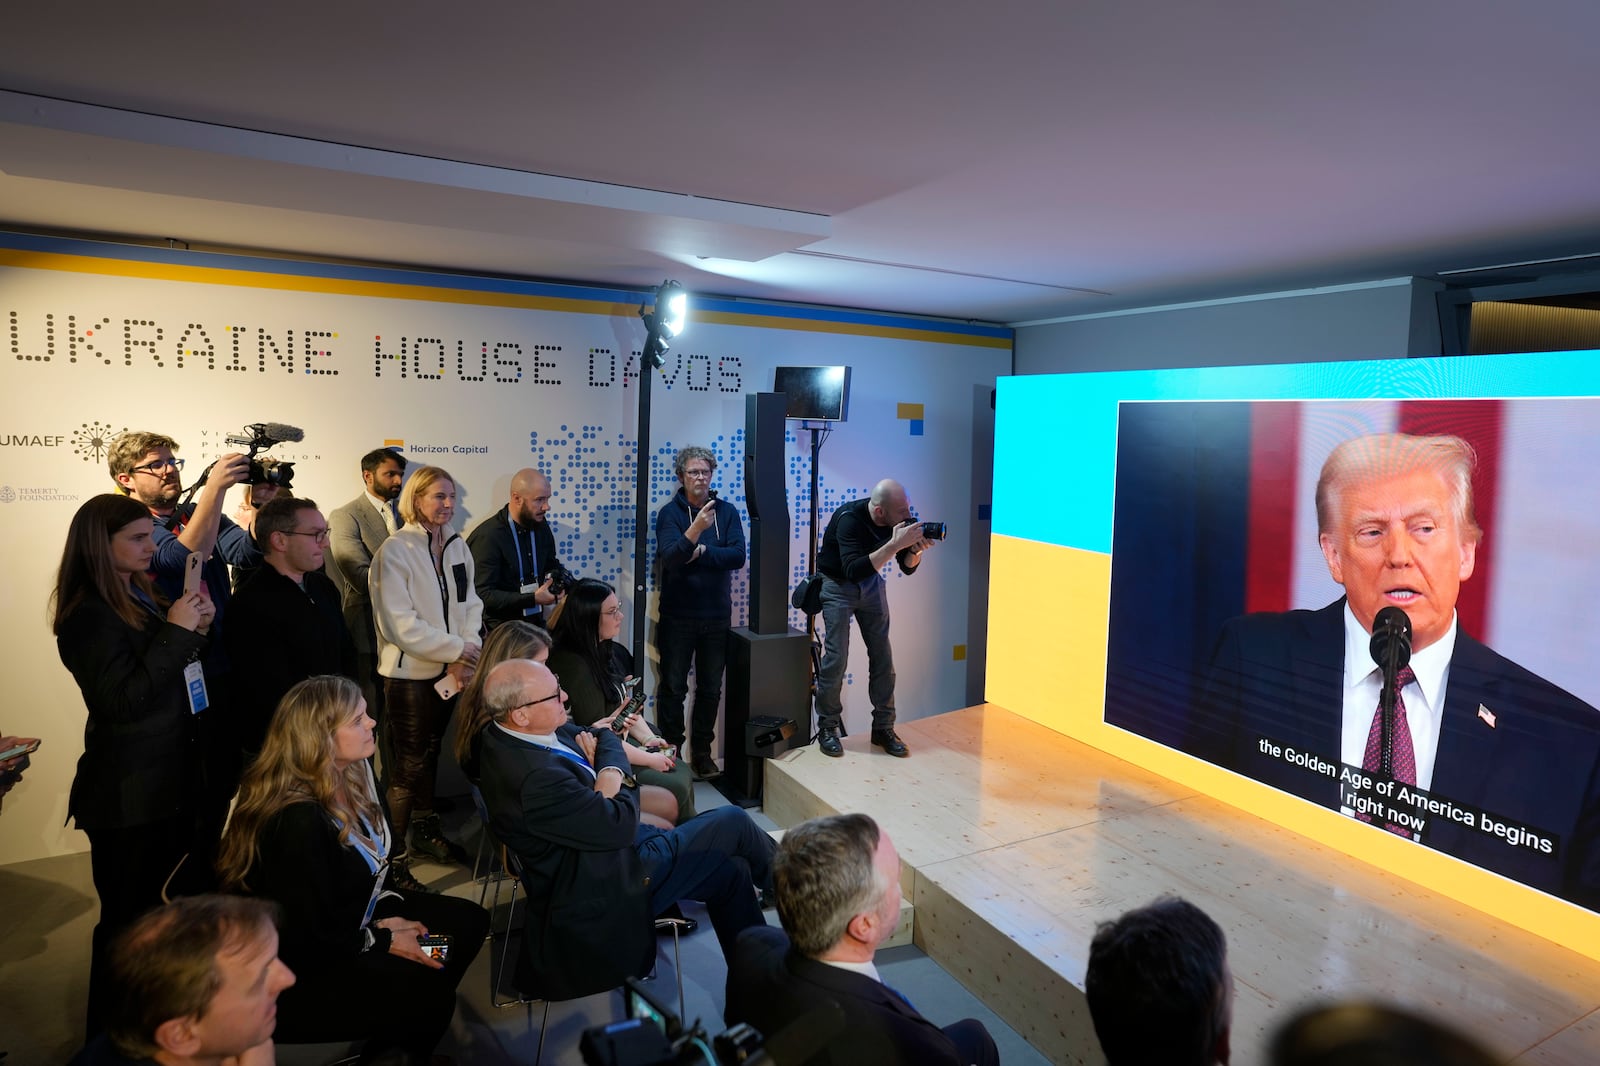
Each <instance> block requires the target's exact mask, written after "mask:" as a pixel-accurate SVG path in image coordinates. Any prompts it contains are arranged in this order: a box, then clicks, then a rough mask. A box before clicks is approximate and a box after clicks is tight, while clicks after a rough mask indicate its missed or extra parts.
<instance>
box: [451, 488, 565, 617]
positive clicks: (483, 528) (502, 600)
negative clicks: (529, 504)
mask: <svg viewBox="0 0 1600 1066" xmlns="http://www.w3.org/2000/svg"><path fill="white" fill-rule="evenodd" d="M510 514H511V505H510V504H507V505H506V506H504V507H502V508H500V510H498V511H496V512H495V513H494V514H492V515H490V516H489V517H488V518H485V519H484V520H483V521H482V522H479V523H478V524H477V525H475V526H473V527H472V532H471V533H468V534H467V547H469V548H471V549H472V567H473V575H474V578H475V583H476V585H477V589H478V599H480V600H482V601H483V619H484V622H485V623H486V624H487V625H488V626H489V628H491V629H493V628H494V627H495V626H497V625H499V624H500V623H501V622H513V621H517V620H518V619H521V620H523V621H527V622H533V623H534V624H536V625H541V626H542V625H544V612H543V609H542V608H541V610H540V611H539V613H537V614H532V615H527V616H524V615H523V613H522V612H523V610H524V609H525V608H528V607H538V606H539V604H538V602H537V601H535V600H534V598H533V594H532V593H526V594H524V593H522V592H520V591H518V590H519V589H521V587H522V585H521V584H519V583H518V581H517V575H518V570H517V554H518V553H517V543H516V541H515V540H513V539H512V532H511V525H510ZM527 535H531V536H532V538H533V557H534V559H535V560H536V561H537V562H538V574H537V578H538V581H539V582H543V581H544V579H545V578H546V577H547V576H548V575H549V573H550V571H551V570H553V569H554V568H555V567H557V566H559V565H561V561H560V560H559V559H557V558H556V535H555V534H554V533H553V532H551V530H550V522H549V520H548V519H546V520H545V521H542V522H535V523H534V525H533V529H532V530H531V531H529V532H528V533H526V534H525V533H523V532H521V531H519V532H518V533H517V536H518V537H523V536H527ZM524 543H525V542H524ZM522 576H523V578H524V579H526V581H529V582H532V581H533V580H534V577H535V575H533V574H527V573H523V575H522Z"/></svg>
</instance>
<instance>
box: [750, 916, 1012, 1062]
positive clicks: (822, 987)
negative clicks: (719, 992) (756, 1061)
mask: <svg viewBox="0 0 1600 1066" xmlns="http://www.w3.org/2000/svg"><path fill="white" fill-rule="evenodd" d="M726 1002H727V1009H726V1010H725V1011H724V1012H723V1018H724V1020H725V1021H726V1022H727V1023H728V1024H729V1025H734V1024H737V1023H739V1022H744V1023H745V1024H747V1025H752V1026H754V1027H755V1028H756V1029H757V1030H759V1031H760V1032H761V1034H762V1035H763V1036H764V1037H766V1039H767V1041H768V1044H769V1046H770V1044H771V1041H772V1038H773V1036H774V1035H776V1034H777V1033H779V1032H781V1031H782V1030H783V1029H784V1027H785V1026H787V1025H789V1024H790V1023H792V1022H796V1021H799V1022H800V1023H801V1025H802V1026H803V1025H806V1024H808V1020H807V1016H808V1015H810V1012H812V1011H814V1010H816V1009H817V1008H818V1007H820V1006H822V1005H823V1004H825V1003H829V1002H832V1003H837V1004H838V1005H839V1009H840V1010H841V1011H842V1012H843V1013H844V1018H845V1026H844V1028H843V1030H842V1031H841V1032H839V1033H838V1034H836V1035H835V1036H834V1038H833V1039H831V1040H829V1041H828V1042H827V1046H826V1047H825V1048H823V1049H822V1050H821V1051H820V1052H818V1053H817V1054H815V1055H813V1056H811V1057H810V1058H807V1059H805V1060H804V1062H805V1064H806V1066H941V1064H943V1066H967V1064H969V1063H973V1062H980V1063H993V1062H998V1061H999V1056H998V1053H997V1052H996V1051H995V1048H994V1041H993V1040H992V1039H990V1037H989V1034H988V1033H987V1032H985V1031H984V1030H983V1027H982V1026H981V1025H979V1024H978V1023H977V1022H974V1021H966V1022H960V1023H957V1025H955V1026H952V1027H951V1029H952V1030H953V1031H954V1033H955V1036H956V1039H951V1034H950V1033H948V1032H946V1031H945V1030H944V1029H941V1028H939V1027H938V1026H937V1025H934V1024H933V1023H932V1022H930V1021H929V1020H928V1019H926V1018H924V1017H923V1016H922V1015H921V1014H918V1013H917V1011H916V1009H915V1008H914V1007H912V1006H911V1004H909V1003H907V1002H906V1001H905V1000H904V999H902V998H901V997H900V996H899V995H897V994H896V993H895V992H894V991H892V990H891V989H890V988H888V987H887V986H885V985H884V984H883V983H882V982H879V981H874V980H873V979H872V978H870V977H867V976H865V975H863V974H859V973H852V972H851V971H849V970H841V969H840V968H839V967H837V966H829V965H828V964H827V963H825V962H818V961H817V960H815V959H811V958H807V957H806V956H804V955H801V954H800V953H799V952H797V951H795V950H794V949H793V948H792V947H790V945H789V938H788V937H787V936H785V935H784V932H783V930H781V929H773V928H770V927H766V926H762V927H758V928H755V929H746V930H745V931H744V932H742V933H740V934H739V941H738V944H737V945H736V947H735V950H734V955H733V958H731V959H729V960H728V989H727V1000H726ZM790 1035H791V1037H792V1036H794V1035H796V1034H790ZM797 1066H798V1064H797Z"/></svg>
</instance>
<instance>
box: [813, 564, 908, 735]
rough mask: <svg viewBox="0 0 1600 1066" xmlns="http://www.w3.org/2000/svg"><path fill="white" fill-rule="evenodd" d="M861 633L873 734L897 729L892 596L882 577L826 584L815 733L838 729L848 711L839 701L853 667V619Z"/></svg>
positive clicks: (828, 579)
mask: <svg viewBox="0 0 1600 1066" xmlns="http://www.w3.org/2000/svg"><path fill="white" fill-rule="evenodd" d="M851 618H854V619H855V621H856V624H857V625H859V626H860V627H861V641H862V643H864V644H865V645H866V646H867V697H868V698H869V699H871V700H872V728H873V731H874V732H876V731H878V730H880V729H891V728H893V727H894V651H893V649H891V648H890V647H889V596H888V590H887V588H886V586H885V585H884V583H883V575H881V574H873V575H872V576H871V577H869V578H868V579H867V580H865V581H863V582H861V583H860V584H859V585H858V584H853V583H851V582H848V581H835V580H834V579H833V578H831V577H828V576H826V575H824V576H823V578H822V625H823V634H822V665H821V666H820V667H819V668H818V670H817V728H818V729H839V728H840V718H841V716H842V715H843V713H844V705H843V703H841V702H840V699H839V695H840V692H841V690H842V689H843V688H844V673H845V670H846V668H847V667H849V665H850V619H851Z"/></svg>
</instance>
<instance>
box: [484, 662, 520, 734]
mask: <svg viewBox="0 0 1600 1066" xmlns="http://www.w3.org/2000/svg"><path fill="white" fill-rule="evenodd" d="M531 664H532V660H530V659H507V660H505V661H504V662H501V663H496V664H495V665H494V666H493V667H492V668H491V669H490V670H489V680H488V681H486V682H484V686H483V703H484V706H486V707H488V708H489V717H491V718H493V719H494V720H495V721H497V722H504V721H505V720H506V717H507V716H508V715H510V714H511V711H512V709H513V708H515V707H516V706H517V705H518V704H519V703H521V702H523V700H522V690H523V689H524V688H526V687H527V685H528V675H527V671H526V670H523V669H521V668H520V667H521V666H523V665H531Z"/></svg>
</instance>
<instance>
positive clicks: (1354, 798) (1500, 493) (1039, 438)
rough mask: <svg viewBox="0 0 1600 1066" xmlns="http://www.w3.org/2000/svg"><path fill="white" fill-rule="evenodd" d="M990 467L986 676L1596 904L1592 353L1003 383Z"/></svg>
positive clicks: (1598, 670)
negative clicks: (1379, 639) (1397, 627)
mask: <svg viewBox="0 0 1600 1066" xmlns="http://www.w3.org/2000/svg"><path fill="white" fill-rule="evenodd" d="M995 481H996V487H995V501H994V510H993V522H994V527H993V529H994V533H995V537H994V539H993V545H994V573H995V582H996V587H995V588H994V590H993V591H992V593H991V608H990V640H989V656H990V673H989V681H988V688H989V691H988V693H987V696H988V699H989V700H991V701H992V702H995V703H997V704H999V705H1001V706H1004V707H1006V708H1008V709H1011V710H1015V711H1018V713H1022V714H1024V715H1026V716H1028V717H1031V718H1035V719H1036V720H1038V721H1041V722H1043V723H1045V724H1048V725H1052V726H1054V727H1056V728H1059V729H1061V730H1062V731H1063V732H1067V733H1069V734H1071V735H1075V736H1078V737H1080V738H1081V739H1083V740H1086V741H1088V742H1090V743H1092V744H1094V745H1096V746H1098V747H1101V748H1104V749H1105V750H1108V751H1111V752H1113V753H1114V754H1117V755H1120V756H1122V757H1124V758H1128V759H1131V760H1133V761H1135V762H1137V763H1140V764H1141V765H1145V766H1148V767H1150V768H1151V769H1154V770H1156V771H1157V772H1160V773H1163V774H1165V775H1167V776H1170V777H1173V778H1175V779H1177V780H1180V781H1183V782H1184V783H1186V784H1189V785H1192V786H1194V787H1198V788H1201V789H1203V790H1205V791H1208V792H1211V793H1212V794H1214V795H1217V796H1219V797H1220V798H1223V799H1226V800H1228V801H1229V802H1233V803H1237V804H1239V805H1241V806H1247V807H1248V808H1249V809H1251V810H1252V811H1255V812H1256V813H1258V814H1261V815H1262V816H1263V817H1268V818H1272V819H1274V820H1279V821H1282V822H1283V823H1284V824H1286V825H1290V826H1292V827H1294V828H1296V829H1298V830H1300V831H1302V832H1307V833H1309V834H1311V835H1314V836H1317V837H1318V838H1319V839H1324V840H1327V841H1328V842H1330V843H1334V844H1336V846H1338V847H1341V848H1343V849H1345V850H1348V851H1350V852H1351V853H1352V854H1355V855H1358V856H1365V855H1366V854H1367V853H1368V852H1371V853H1374V854H1379V853H1381V854H1382V855H1383V856H1384V858H1383V860H1382V864H1383V865H1384V866H1385V868H1388V869H1392V870H1395V871H1396V872H1401V873H1403V874H1404V875H1405V876H1413V877H1416V878H1417V879H1419V880H1422V881H1423V882H1424V883H1427V884H1431V885H1433V886H1434V887H1436V888H1439V889H1440V890H1442V891H1446V892H1448V893H1451V894H1455V895H1456V898H1459V899H1463V900H1464V901H1467V902H1472V903H1474V904H1475V905H1478V906H1481V907H1483V908H1484V909H1486V910H1494V911H1496V912H1497V913H1502V914H1506V913H1507V905H1508V903H1510V902H1511V897H1510V896H1506V895H1504V894H1503V893H1504V892H1505V891H1511V890H1513V889H1514V886H1515V885H1522V886H1526V887H1527V888H1529V889H1533V890H1536V892H1538V893H1542V894H1545V895H1546V896H1547V897H1549V898H1548V899H1547V900H1546V901H1545V902H1544V903H1540V904H1539V905H1537V906H1535V905H1534V897H1533V896H1531V895H1529V894H1527V893H1520V892H1519V895H1518V898H1519V899H1521V898H1523V897H1526V899H1527V904H1526V907H1525V908H1523V910H1525V911H1526V914H1525V915H1524V916H1523V917H1521V918H1519V917H1518V916H1517V914H1510V915H1508V916H1510V917H1513V918H1514V919H1515V920H1518V921H1519V922H1522V921H1525V922H1526V923H1527V927H1528V928H1532V929H1535V930H1536V931H1539V932H1541V933H1543V934H1544V935H1550V936H1557V937H1558V938H1559V937H1560V936H1561V934H1562V932H1563V923H1564V922H1565V923H1567V924H1568V925H1570V923H1571V922H1573V921H1578V922H1580V923H1581V924H1582V925H1583V927H1584V928H1588V929H1594V928H1597V926H1595V925H1593V924H1591V923H1592V922H1593V921H1594V919H1595V918H1596V916H1597V914H1600V711H1597V710H1596V709H1595V708H1596V707H1597V706H1600V654H1597V653H1596V652H1597V649H1600V609H1597V607H1596V605H1597V604H1600V550H1597V546H1600V353H1594V352H1566V353H1541V354H1536V355H1515V356H1483V357H1458V358H1450V359H1416V360H1384V361H1372V362H1344V363H1330V364H1315V365H1285V366H1255V367H1219V368H1195V369H1185V370H1153V371H1130V372H1118V373H1102V374H1081V375H1079V374H1063V375H1041V376H1036V377H1017V378H1011V379H1005V380H1002V381H1001V382H1000V383H999V392H998V402H997V430H996V472H995ZM1319 484H1320V488H1321V492H1320V493H1319ZM1319 496H1320V498H1321V505H1320V507H1319ZM1013 586H1014V587H1015V588H1014V591H1008V590H1010V589H1012V587H1013ZM1041 604H1048V606H1049V609H1048V610H1047V611H1044V612H1043V613H1042V614H1041V613H1040V611H1039V606H1040V605H1041ZM1385 608H1397V609H1398V610H1399V611H1400V612H1403V614H1404V616H1405V621H1406V622H1407V623H1408V625H1409V635H1408V644H1407V647H1406V656H1405V658H1406V661H1405V662H1404V663H1403V664H1400V665H1398V666H1397V665H1396V664H1395V663H1394V662H1392V661H1391V662H1390V663H1388V664H1387V665H1388V667H1389V670H1388V672H1387V674H1386V673H1385V670H1384V665H1385V664H1381V663H1380V662H1379V661H1378V660H1377V659H1375V658H1374V644H1373V640H1372V635H1371V633H1372V628H1373V626H1374V623H1375V621H1376V620H1377V619H1378V618H1380V617H1388V615H1382V616H1380V615H1379V613H1378V612H1380V611H1382V610H1384V609H1385ZM1380 628H1382V627H1381V626H1380ZM1385 632H1387V631H1385ZM1383 647H1384V648H1385V649H1387V648H1388V647H1389V645H1388V644H1387V643H1385V644H1384V645H1383ZM1397 675H1398V676H1397ZM1391 682H1392V685H1391V684H1390V683H1391ZM1385 688H1389V689H1390V691H1391V692H1392V693H1393V695H1392V697H1390V699H1387V700H1384V699H1380V693H1382V692H1383V691H1384V690H1385ZM1385 719H1387V726H1386V728H1383V723H1384V720H1385ZM1206 768H1210V769H1206ZM1217 768H1220V769H1217ZM1397 840H1398V841H1401V842H1403V843H1397ZM1397 848H1403V849H1407V850H1405V852H1404V855H1411V854H1415V855H1416V856H1418V857H1417V859H1416V861H1415V862H1410V861H1406V862H1397V861H1395V860H1396V857H1397V856H1398V857H1399V858H1401V859H1403V858H1404V855H1402V854H1401V852H1399V851H1396V850H1395V849H1397ZM1412 849H1414V850H1412ZM1424 856H1432V858H1424ZM1446 856H1447V857H1448V858H1445V857H1446ZM1375 861H1377V860H1375ZM1461 863H1468V864H1470V865H1471V866H1472V867H1475V868H1476V870H1477V871H1483V872H1486V873H1487V874H1488V875H1491V876H1487V877H1485V876H1483V875H1482V874H1479V873H1476V871H1474V877H1471V878H1469V877H1466V876H1465V871H1464V868H1463V867H1461V865H1460V864H1461ZM1452 871H1463V872H1462V873H1453V872H1452ZM1498 886H1504V888H1503V889H1502V888H1501V887H1498ZM1557 901H1566V902H1568V903H1571V904H1575V905H1576V906H1577V907H1579V908H1582V909H1583V911H1585V912H1588V913H1585V914H1584V915H1583V917H1582V918H1581V919H1579V918H1577V917H1575V912H1573V911H1572V909H1571V908H1570V907H1565V906H1561V905H1558V904H1557ZM1546 903H1547V904H1549V905H1551V906H1546ZM1519 913H1521V912H1520V911H1519ZM1563 915H1566V916H1567V917H1563Z"/></svg>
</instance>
